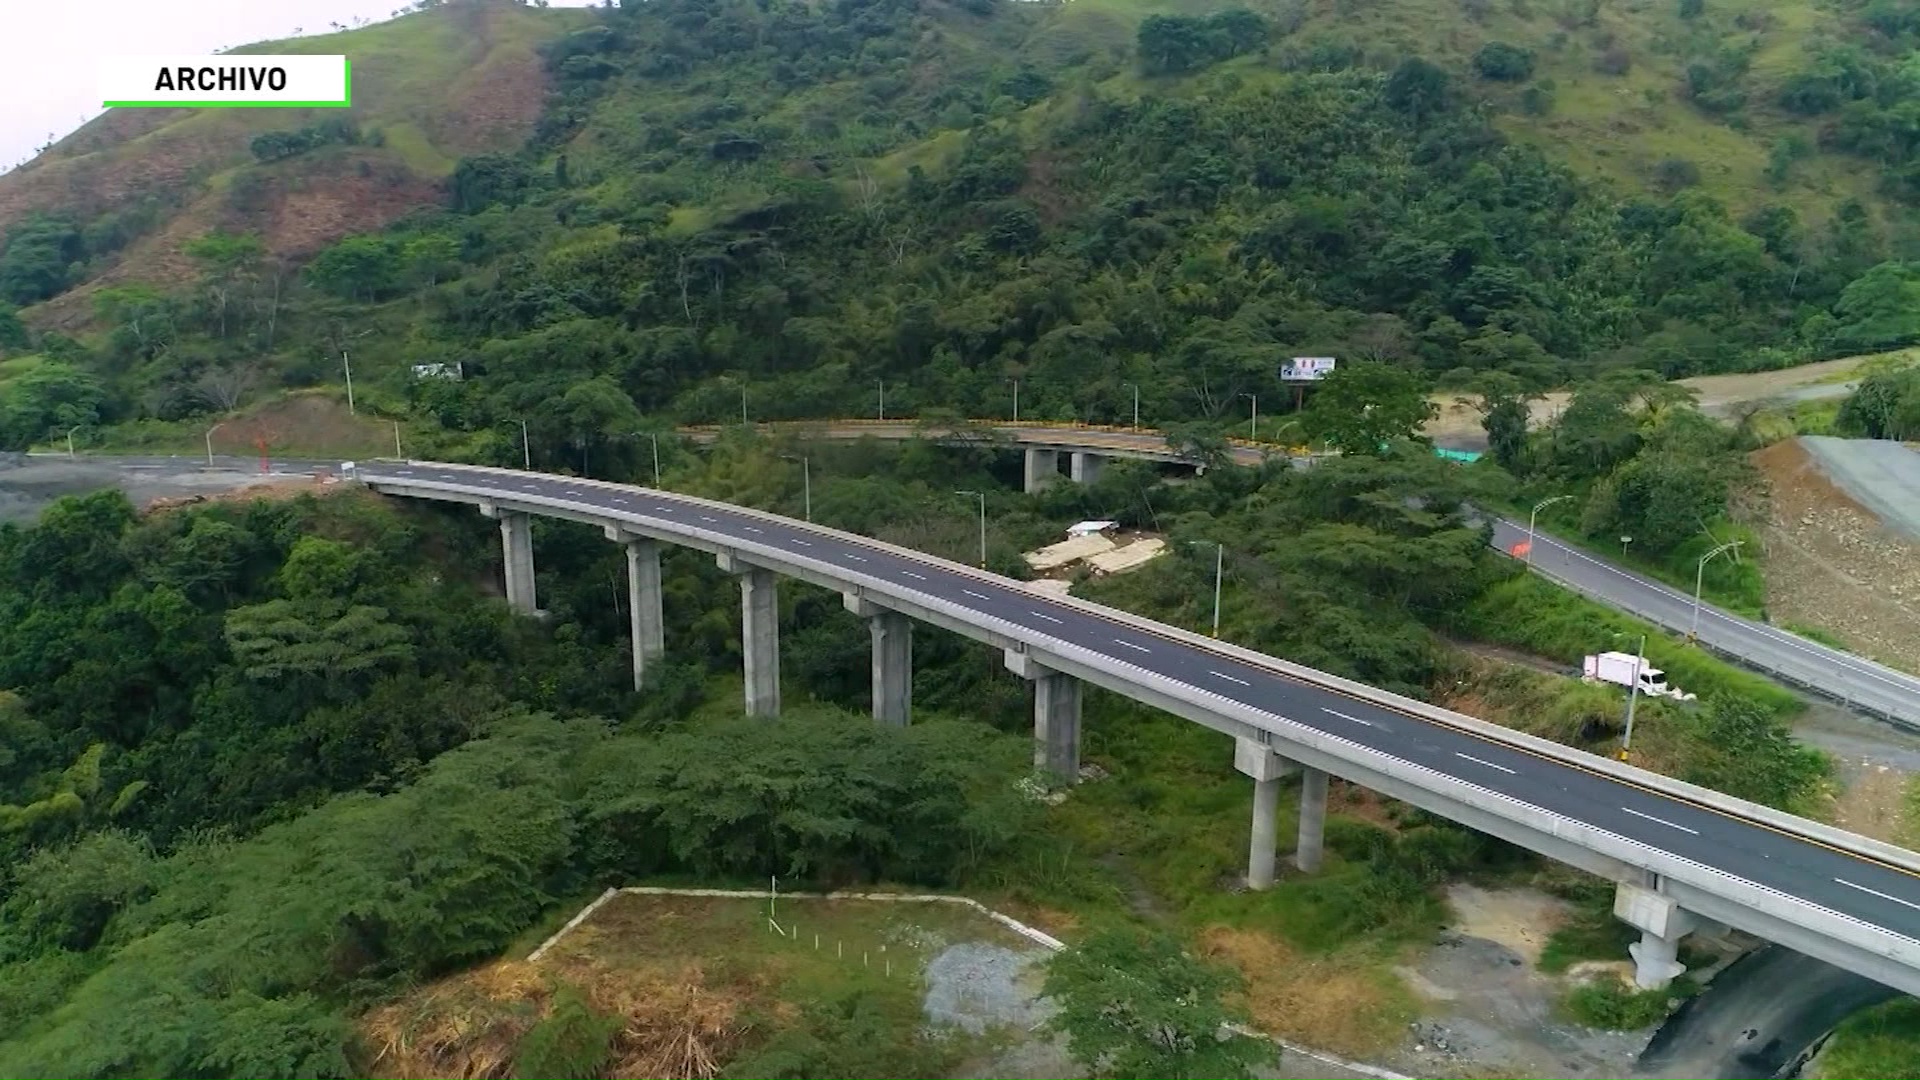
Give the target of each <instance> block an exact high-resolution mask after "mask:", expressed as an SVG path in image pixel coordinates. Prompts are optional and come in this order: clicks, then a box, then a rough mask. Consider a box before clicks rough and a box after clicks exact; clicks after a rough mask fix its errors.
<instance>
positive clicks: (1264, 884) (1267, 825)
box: [1233, 739, 1294, 889]
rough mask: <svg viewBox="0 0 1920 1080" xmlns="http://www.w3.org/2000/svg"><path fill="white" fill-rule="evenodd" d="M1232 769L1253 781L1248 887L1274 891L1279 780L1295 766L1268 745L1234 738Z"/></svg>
mask: <svg viewBox="0 0 1920 1080" xmlns="http://www.w3.org/2000/svg"><path fill="white" fill-rule="evenodd" d="M1233 767H1234V768H1235V769H1238V770H1239V771H1240V772H1242V773H1245V774H1246V775H1247V776H1249V777H1251V778H1252V779H1253V839H1252V843H1251V845H1250V847H1249V849H1248V854H1247V888H1249V889H1271V888H1272V887H1273V869H1274V866H1273V864H1274V852H1275V850H1276V848H1275V840H1276V832H1277V830H1278V828H1279V823H1278V817H1279V811H1280V781H1281V780H1282V779H1283V778H1285V777H1286V776H1287V774H1289V773H1291V772H1293V770H1294V764H1293V762H1291V761H1288V760H1287V759H1286V758H1283V757H1281V756H1280V755H1279V754H1276V753H1274V752H1273V747H1271V746H1268V745H1266V744H1265V743H1258V742H1254V741H1253V740H1252V739H1235V740H1234V741H1233Z"/></svg>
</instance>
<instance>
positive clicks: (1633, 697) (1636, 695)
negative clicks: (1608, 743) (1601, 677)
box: [1620, 634, 1647, 761]
mask: <svg viewBox="0 0 1920 1080" xmlns="http://www.w3.org/2000/svg"><path fill="white" fill-rule="evenodd" d="M1646 666H1647V635H1645V634H1641V635H1640V651H1639V652H1637V653H1635V654H1634V661H1633V685H1632V686H1631V687H1629V688H1628V690H1627V731H1626V734H1625V735H1624V736H1622V737H1621V739H1620V760H1621V761H1625V760H1627V754H1628V752H1629V751H1631V750H1632V749H1633V707H1634V706H1635V705H1637V704H1639V702H1640V672H1641V670H1642V669H1644V668H1645V667H1646Z"/></svg>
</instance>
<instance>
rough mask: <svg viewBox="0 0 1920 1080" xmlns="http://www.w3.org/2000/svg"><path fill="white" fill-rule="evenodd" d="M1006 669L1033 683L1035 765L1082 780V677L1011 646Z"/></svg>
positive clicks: (1040, 769) (1068, 779) (1037, 768)
mask: <svg viewBox="0 0 1920 1080" xmlns="http://www.w3.org/2000/svg"><path fill="white" fill-rule="evenodd" d="M1006 663H1007V669H1008V670H1010V671H1012V672H1013V673H1014V674H1015V675H1018V676H1020V677H1021V678H1023V679H1027V680H1029V681H1031V682H1032V683H1033V768H1034V771H1035V772H1044V773H1052V774H1053V775H1054V776H1056V777H1058V778H1060V779H1062V780H1065V781H1066V782H1067V783H1070V784H1071V783H1078V782H1079V780H1080V680H1078V679H1076V678H1074V677H1073V676H1071V675H1065V674H1062V673H1060V672H1058V671H1053V670H1051V669H1049V668H1046V667H1044V666H1042V665H1041V664H1039V663H1038V662H1036V661H1035V660H1033V659H1032V658H1031V657H1030V656H1028V655H1027V654H1026V653H1024V652H1017V651H1015V650H1012V649H1009V650H1007V654H1006Z"/></svg>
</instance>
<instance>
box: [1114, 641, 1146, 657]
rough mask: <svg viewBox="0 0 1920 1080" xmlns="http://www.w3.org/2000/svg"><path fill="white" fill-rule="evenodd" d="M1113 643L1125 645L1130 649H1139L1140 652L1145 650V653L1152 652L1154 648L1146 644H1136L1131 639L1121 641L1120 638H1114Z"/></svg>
mask: <svg viewBox="0 0 1920 1080" xmlns="http://www.w3.org/2000/svg"><path fill="white" fill-rule="evenodd" d="M1113 643H1114V644H1116V645H1125V646H1126V647H1127V648H1129V649H1137V650H1139V651H1140V652H1144V653H1150V652H1152V651H1153V650H1152V649H1149V648H1147V647H1146V646H1145V645H1135V644H1134V643H1133V642H1131V641H1121V640H1120V639H1119V638H1114V639H1113Z"/></svg>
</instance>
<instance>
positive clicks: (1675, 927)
mask: <svg viewBox="0 0 1920 1080" xmlns="http://www.w3.org/2000/svg"><path fill="white" fill-rule="evenodd" d="M1613 917H1614V918H1616V919H1619V920H1620V921H1621V922H1624V923H1626V924H1627V925H1628V926H1631V927H1633V928H1634V929H1636V930H1638V931H1640V940H1639V941H1636V942H1634V943H1633V944H1632V945H1629V946H1627V952H1628V953H1629V954H1631V955H1632V956H1633V981H1634V984H1635V985H1637V986H1639V987H1640V989H1642V990H1660V989H1664V988H1665V987H1666V985H1667V984H1668V983H1670V982H1672V981H1673V980H1674V978H1675V977H1676V976H1678V975H1681V974H1683V973H1684V972H1685V971H1686V970H1687V969H1686V965H1684V964H1682V963H1680V960H1679V955H1680V939H1681V938H1683V937H1686V936H1687V935H1688V934H1690V933H1692V932H1693V931H1695V930H1698V929H1701V928H1702V927H1704V926H1706V925H1707V924H1706V922H1705V920H1702V919H1701V918H1700V917H1699V916H1698V915H1695V914H1694V913H1693V912H1690V911H1688V910H1686V909H1685V908H1682V907H1681V906H1680V905H1679V904H1677V903H1675V902H1674V900H1673V898H1672V897H1669V896H1667V895H1665V894H1663V893H1661V892H1660V891H1659V889H1658V888H1657V887H1655V888H1648V887H1646V886H1643V885H1634V884H1631V883H1628V882H1621V883H1620V884H1619V885H1618V886H1616V887H1615V890H1614V894H1613Z"/></svg>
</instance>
